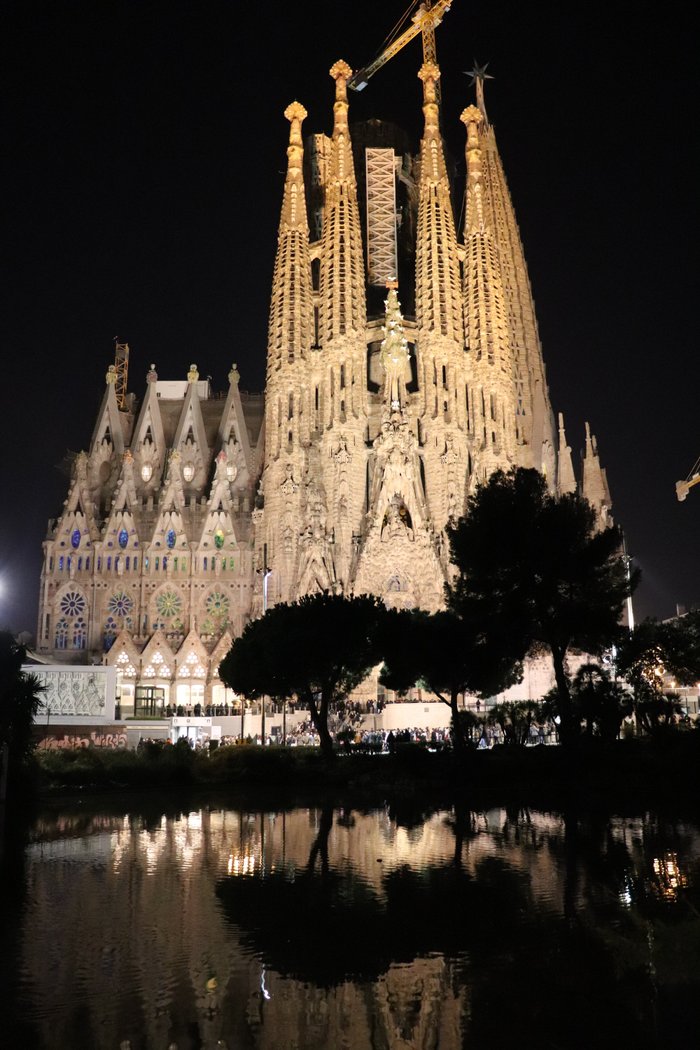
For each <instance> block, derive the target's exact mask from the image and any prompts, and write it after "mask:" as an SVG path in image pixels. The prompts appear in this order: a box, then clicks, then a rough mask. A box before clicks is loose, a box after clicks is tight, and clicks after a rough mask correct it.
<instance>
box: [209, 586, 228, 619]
mask: <svg viewBox="0 0 700 1050" xmlns="http://www.w3.org/2000/svg"><path fill="white" fill-rule="evenodd" d="M206 606H207V612H208V613H209V615H210V616H214V617H216V618H217V619H218V620H223V619H225V618H226V617H227V616H228V606H229V601H228V595H226V594H223V593H222V592H221V591H213V593H212V594H210V595H209V597H208V598H207V601H206Z"/></svg>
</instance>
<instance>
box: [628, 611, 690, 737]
mask: <svg viewBox="0 0 700 1050" xmlns="http://www.w3.org/2000/svg"><path fill="white" fill-rule="evenodd" d="M617 669H618V673H619V674H620V675H622V676H623V677H624V678H625V679H626V680H627V681H628V682H629V684H630V685H631V687H632V691H633V695H634V711H635V715H636V718H637V724H638V725H639V726H641V728H642V729H644V730H645V731H646V732H647V733H650V734H651V735H657V734H659V733H663V732H665V731H666V730H667V729H668V728H669V727H670V726H671V725H673V724H674V723H675V722H676V720H677V719H678V717H679V716H680V715H681V714H682V708H681V705H680V703H679V699H678V696H677V694H675V693H674V692H673V686H672V685H671V684H670V683H676V684H678V685H695V683H696V682H699V681H700V612H692V613H688V614H687V615H686V616H681V617H678V618H677V619H675V620H668V621H666V622H664V623H660V622H659V621H658V620H644V622H643V623H640V624H639V626H638V627H637V628H636V629H635V630H634V631H633V632H632V634H630V635H628V636H626V637H625V638H624V639H622V640H621V642H620V646H619V649H618V653H617Z"/></svg>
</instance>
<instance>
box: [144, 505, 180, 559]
mask: <svg viewBox="0 0 700 1050" xmlns="http://www.w3.org/2000/svg"><path fill="white" fill-rule="evenodd" d="M151 548H152V549H153V550H154V551H160V552H162V553H163V554H165V555H167V554H170V553H172V554H173V555H176V554H178V553H179V552H182V553H187V551H188V550H189V542H188V539H187V532H186V530H185V525H184V522H183V520H182V514H181V513H180V512H179V510H177V509H173V508H170V509H169V510H165V509H163V510H161V512H160V514H159V516H158V521H157V522H156V526H155V529H154V530H153V534H152V536H151Z"/></svg>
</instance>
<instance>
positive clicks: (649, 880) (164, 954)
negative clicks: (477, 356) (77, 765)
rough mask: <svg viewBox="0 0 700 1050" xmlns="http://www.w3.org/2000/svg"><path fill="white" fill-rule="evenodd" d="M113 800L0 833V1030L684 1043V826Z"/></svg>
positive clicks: (15, 1041)
mask: <svg viewBox="0 0 700 1050" xmlns="http://www.w3.org/2000/svg"><path fill="white" fill-rule="evenodd" d="M109 807H111V808H109ZM109 807H105V808H104V810H103V811H99V810H96V809H94V808H93V809H92V810H91V811H90V812H87V811H86V807H84V806H75V807H74V808H69V807H66V808H64V809H63V810H62V811H60V812H55V811H54V812H52V813H50V814H43V815H42V816H40V817H39V818H38V819H37V820H36V821H35V823H34V825H33V826H32V827H31V829H30V831H29V834H28V837H27V838H26V841H25V842H24V845H23V848H22V849H16V850H14V851H11V850H10V849H9V848H8V849H7V850H6V852H5V859H4V869H3V871H4V875H3V878H4V881H3V886H2V904H1V905H0V908H1V910H0V920H1V923H2V925H1V926H0V979H1V980H2V985H3V988H2V991H3V999H2V1001H3V1017H4V1019H3V1022H2V1029H0V1045H2V1046H7V1047H17V1048H25V1047H26V1048H33V1047H37V1048H43V1047H46V1048H54V1047H57V1048H58V1047H60V1048H70V1050H83V1048H85V1050H103V1048H104V1050H127V1048H129V1050H145V1048H154V1050H155V1048H158V1050H161V1048H162V1050H166V1048H169V1047H171V1048H172V1047H177V1050H189V1048H195V1047H203V1048H207V1050H208V1048H212V1050H214V1048H219V1050H223V1048H227V1050H247V1048H261V1050H262V1048H264V1050H275V1048H280V1050H282V1048H285V1050H287V1048H289V1050H295V1048H300V1050H305V1048H308V1050H312V1048H313V1050H316V1048H319V1050H320V1048H324V1050H325V1048H336V1047H342V1048H345V1050H399V1048H401V1050H407V1048H411V1050H424V1048H425V1050H428V1048H429V1050H438V1048H440V1050H457V1048H462V1047H468V1048H472V1047H474V1048H481V1047H484V1048H485V1047H489V1048H494V1047H495V1048H501V1047H508V1046H511V1045H515V1046H521V1047H522V1046H537V1047H551V1048H562V1047H573V1048H578V1047H581V1048H584V1047H585V1048H586V1050H588V1048H591V1047H607V1046H611V1047H612V1046H615V1047H618V1048H619V1047H621V1046H635V1047H642V1048H643V1047H654V1046H661V1045H664V1046H674V1047H679V1046H680V1047H686V1046H688V1047H691V1046H696V1045H698V1039H699V1038H700V1037H698V1031H700V1006H699V1000H700V996H699V995H698V992H699V991H700V976H699V975H700V912H699V911H698V908H699V907H700V897H699V894H698V886H699V880H700V832H699V828H698V824H697V823H694V822H692V821H689V820H673V819H669V818H664V817H661V816H658V815H654V814H644V815H639V816H634V817H630V816H615V815H613V816H604V817H602V816H597V817H592V816H591V815H586V816H582V815H578V816H575V815H572V814H568V815H566V816H564V815H561V814H556V813H544V812H536V811H532V810H513V811H511V810H505V809H495V810H491V811H486V812H483V811H482V812H471V811H468V810H464V811H463V812H459V811H455V810H454V809H453V810H440V811H430V810H427V811H425V812H423V813H421V814H415V813H410V812H405V813H404V812H395V811H393V810H392V809H391V808H390V807H387V808H381V809H375V810H370V811H358V810H348V809H338V808H332V807H330V806H328V807H326V808H323V807H319V808H314V807H310V808H296V809H291V810H286V811H284V810H282V809H279V810H274V809H270V810H267V811H265V812H260V811H255V810H254V809H250V808H243V807H240V806H231V805H229V806H228V807H221V808H217V807H214V806H209V807H201V806H199V805H198V806H196V807H195V806H192V807H189V806H186V807H184V808H182V809H178V808H174V807H173V806H172V805H170V806H169V807H165V806H163V807H157V806H156V807H155V808H154V807H153V805H151V807H150V808H149V809H148V810H146V809H139V808H131V809H128V810H127V809H124V810H122V811H117V810H116V808H115V806H114V803H110V804H109Z"/></svg>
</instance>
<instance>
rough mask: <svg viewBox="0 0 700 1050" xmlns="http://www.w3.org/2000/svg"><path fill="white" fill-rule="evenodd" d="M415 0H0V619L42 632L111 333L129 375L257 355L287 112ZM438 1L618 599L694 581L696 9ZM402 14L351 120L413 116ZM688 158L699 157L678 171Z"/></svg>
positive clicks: (415, 88)
mask: <svg viewBox="0 0 700 1050" xmlns="http://www.w3.org/2000/svg"><path fill="white" fill-rule="evenodd" d="M407 3H408V0H353V2H352V3H347V4H346V3H343V4H339V3H334V2H332V0H323V2H321V0H313V2H297V3H295V4H293V3H289V4H287V5H285V6H284V7H282V5H278V4H276V3H273V4H270V3H268V4H261V3H257V4H256V3H248V4H243V3H241V2H236V0H228V2H226V3H223V2H219V0H205V2H199V3H195V2H194V0H192V2H190V3H181V2H173V0H170V2H168V3H161V2H149V0H144V2H140V3H136V2H130V3H129V2H123V3H112V2H107V0H98V2H97V3H95V2H94V0H93V2H91V3H87V2H84V0H63V2H59V3H56V2H55V0H52V2H50V3H49V2H45V0H42V2H32V0H20V2H7V3H6V4H5V5H4V8H3V13H2V16H0V23H1V24H0V34H1V36H2V39H3V43H2V55H1V56H0V76H2V79H3V81H4V83H3V85H2V97H3V100H4V103H5V110H6V119H5V122H4V134H3V146H4V147H5V148H4V150H3V152H4V153H5V158H6V161H5V167H6V171H5V178H4V180H3V181H4V194H3V210H4V213H5V215H4V219H5V221H4V224H3V225H4V228H5V231H6V232H5V234H4V237H3V240H4V248H5V254H6V265H5V267H4V272H5V279H4V282H3V293H4V298H5V302H4V309H3V321H4V329H5V331H4V333H3V343H4V346H3V355H2V361H3V364H2V370H3V377H4V378H3V385H2V398H3V411H2V417H1V425H2V433H1V437H2V449H3V452H4V471H3V475H4V477H3V482H4V485H3V488H4V493H5V499H4V506H3V509H2V513H1V515H0V579H1V581H2V594H1V595H0V625H2V626H6V627H9V628H10V629H12V630H13V631H15V632H17V631H21V630H28V631H30V632H32V633H34V631H35V626H36V624H35V620H36V607H37V597H38V585H39V573H40V568H41V542H42V539H43V538H44V534H45V530H46V522H47V519H48V518H49V517H53V516H55V515H57V514H58V512H59V511H60V508H61V504H62V501H63V499H64V498H65V496H66V492H67V484H68V482H67V479H66V478H65V477H64V476H63V475H62V474H61V473H60V471H59V469H58V466H59V464H60V463H61V460H62V459H63V458H64V456H65V453H66V451H67V450H72V451H78V450H80V449H82V448H86V447H87V445H88V443H89V440H90V436H91V432H92V428H93V425H94V422H95V415H96V412H97V409H98V406H99V403H100V400H101V398H102V395H103V392H104V374H105V372H106V370H107V366H108V365H109V364H110V363H112V361H113V357H114V346H113V339H114V337H115V336H118V337H119V338H120V339H121V340H124V341H128V342H129V344H130V347H131V360H130V366H129V388H130V390H133V391H134V392H135V393H136V394H137V396H138V397H141V396H142V394H143V392H144V389H145V375H146V372H147V370H148V366H149V364H150V362H155V364H156V366H157V369H158V372H159V375H160V377H161V378H163V379H184V378H185V377H186V372H187V368H188V366H189V364H190V362H193V361H194V362H196V363H197V364H198V366H199V370H200V374H201V375H202V376H205V375H211V376H212V378H213V386H214V388H215V389H224V388H225V387H226V385H227V381H226V376H227V373H228V370H229V368H230V365H231V362H232V361H237V362H238V365H239V369H240V371H241V375H242V384H241V385H242V387H243V388H244V389H249V390H260V389H262V386H263V381H264V369H265V347H266V330H267V310H268V301H269V293H270V284H271V278H272V267H273V262H274V253H275V246H276V236H277V223H278V217H279V209H280V205H281V195H282V187H283V179H284V169H285V163H286V156H285V149H286V143H287V133H288V124H287V121H286V120H284V117H283V111H284V108H285V107H286V106H287V104H288V103H289V102H291V101H292V100H293V99H295V98H296V99H298V100H299V101H300V102H303V104H304V105H305V106H306V108H307V110H308V111H309V117H308V119H307V121H306V122H305V125H304V131H305V133H307V134H308V133H311V132H312V131H326V132H329V131H330V128H331V123H332V97H333V83H332V81H331V79H330V77H329V76H328V69H329V68H330V66H331V65H332V64H333V62H334V61H335V60H336V59H338V58H344V59H346V60H347V61H348V62H349V63H350V65H351V66H352V67H353V68H354V69H357V68H358V67H360V66H362V65H365V64H366V63H367V62H368V61H370V59H371V58H372V57H373V56H374V54H375V52H377V51H378V50H379V49H380V48H381V45H382V42H383V40H384V38H385V37H386V36H387V34H388V33H389V32H390V30H391V29H392V28H393V26H394V24H395V23H396V22H397V21H398V19H399V18H400V17H401V15H402V14H403V11H404V9H405V6H406V4H407ZM641 10H642V9H641V8H640V7H635V6H634V5H631V4H626V5H624V8H622V7H618V6H615V5H609V4H608V5H606V4H596V5H582V4H578V5H573V4H562V3H556V4H554V3H551V4H550V3H539V4H524V3H517V4H508V3H503V2H499V0H491V2H490V3H488V4H487V3H481V2H478V3H475V2H474V0H453V5H452V10H451V11H450V12H449V13H448V14H447V15H446V17H445V20H444V22H443V24H442V26H440V28H439V29H438V30H437V47H438V57H439V61H440V63H441V67H442V70H443V78H442V85H443V88H442V90H443V116H444V131H445V135H446V139H447V142H448V146H449V148H450V150H451V152H452V154H453V156H454V158H455V160H456V162H457V164H458V167H459V169H461V171H462V172H463V170H464V159H463V157H464V154H463V148H464V128H463V126H462V125H461V124H460V123H459V120H458V117H459V113H460V112H461V110H462V109H463V108H464V106H465V105H466V104H468V103H469V102H470V101H472V93H471V89H470V88H469V81H468V78H467V77H465V76H464V75H463V71H464V70H467V69H470V68H471V66H472V64H473V61H474V59H475V58H476V59H477V60H478V61H479V62H489V63H490V65H489V70H488V71H489V73H493V75H494V77H495V79H494V80H493V81H489V82H488V83H487V85H486V87H487V96H486V101H487V108H488V111H489V116H490V119H491V121H492V123H493V124H494V125H495V128H496V134H497V138H498V143H499V147H500V151H501V155H502V158H503V162H504V166H505V170H506V174H507V176H508V180H509V184H510V188H511V192H512V195H513V199H514V203H515V208H516V213H517V216H518V221H519V223H520V228H521V233H522V237H523V242H524V246H525V253H526V257H527V260H528V264H529V269H530V277H531V281H532V286H533V291H534V295H535V300H536V305H537V312H538V319H539V325H540V333H541V337H542V343H543V349H544V359H545V363H546V366H547V372H548V377H549V384H550V392H551V397H552V403H553V406H554V409H555V411H563V412H564V414H565V418H566V426H567V436H568V440H569V444H570V445H571V446H572V449H573V450H574V461H575V465H577V461H578V454H579V449H580V448H581V446H582V444H583V432H584V430H583V425H584V420H586V419H588V420H590V422H591V426H592V429H593V432H594V433H595V434H596V436H597V438H598V444H599V448H600V453H601V458H602V461H603V465H604V466H605V467H606V468H607V471H608V479H609V483H610V488H611V492H612V497H613V503H614V507H613V514H614V517H615V520H616V521H617V522H618V523H619V524H620V525H621V526H622V527H623V528H624V530H625V534H626V538H627V546H628V550H629V552H630V553H631V554H632V555H633V557H634V558H635V561H636V563H637V564H638V565H639V566H640V567H641V569H642V573H643V583H642V585H641V587H640V589H639V591H638V595H637V600H636V612H637V615H638V616H643V615H656V616H660V617H663V616H669V615H672V614H673V613H674V612H675V609H676V603H681V604H684V605H686V606H690V605H692V604H695V603H697V604H700V563H699V560H698V557H697V539H696V538H697V536H698V530H699V529H700V486H699V487H698V488H696V489H694V490H692V491H691V493H690V495H689V497H688V499H687V501H686V502H685V503H682V504H680V503H678V502H677V501H676V497H675V491H674V484H675V482H676V480H677V479H679V478H682V477H685V476H686V475H687V474H688V472H689V471H690V468H691V467H692V465H693V464H694V462H695V460H696V458H697V457H698V456H699V455H700V432H699V430H700V428H698V425H697V412H696V402H697V399H698V393H700V382H699V378H698V376H699V373H698V368H697V365H696V353H697V349H696V348H697V343H698V340H697V328H698V324H697V305H696V304H697V295H698V292H697V273H698V268H697V261H698V260H697V235H698V209H697V199H698V188H697V178H696V177H695V161H696V156H695V155H694V154H696V152H697V147H696V138H697V136H696V124H697V103H698V91H697V87H696V84H695V80H696V78H695V72H694V69H695V63H696V58H695V55H694V53H693V52H694V47H695V43H694V41H695V36H694V33H692V32H691V29H690V25H689V23H687V22H686V23H685V24H684V22H683V20H684V19H689V18H690V15H689V14H686V13H685V12H686V10H687V11H690V10H691V9H690V8H681V7H680V6H679V7H678V9H677V10H674V9H673V6H672V5H671V6H668V5H667V6H665V7H664V8H663V10H660V11H659V12H657V14H656V15H655V16H654V17H653V18H651V17H648V18H647V16H645V15H644V14H643V13H641ZM420 62H421V51H420V42H419V39H416V40H415V41H414V42H412V43H411V44H409V45H408V46H407V47H406V49H405V50H404V51H403V52H402V53H401V54H400V55H399V56H397V57H396V58H395V59H393V60H392V62H391V63H390V64H389V65H387V66H386V67H385V68H384V69H383V70H381V71H380V72H379V73H377V74H376V75H375V77H374V78H373V80H372V81H371V82H370V86H369V87H368V88H367V89H366V90H365V91H364V92H363V93H362V94H359V95H353V97H352V99H351V111H350V117H351V121H352V120H353V119H366V118H368V117H370V116H377V117H380V118H384V119H389V120H394V121H396V122H397V123H399V124H401V125H402V126H403V127H405V128H406V130H407V131H408V132H410V133H411V134H412V135H414V136H415V137H416V139H417V137H418V135H419V133H420V128H421V109H420V100H421V90H420V88H421V85H420V82H419V80H418V79H417V77H416V72H417V70H418V68H419V65H420ZM691 180H692V181H691Z"/></svg>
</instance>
